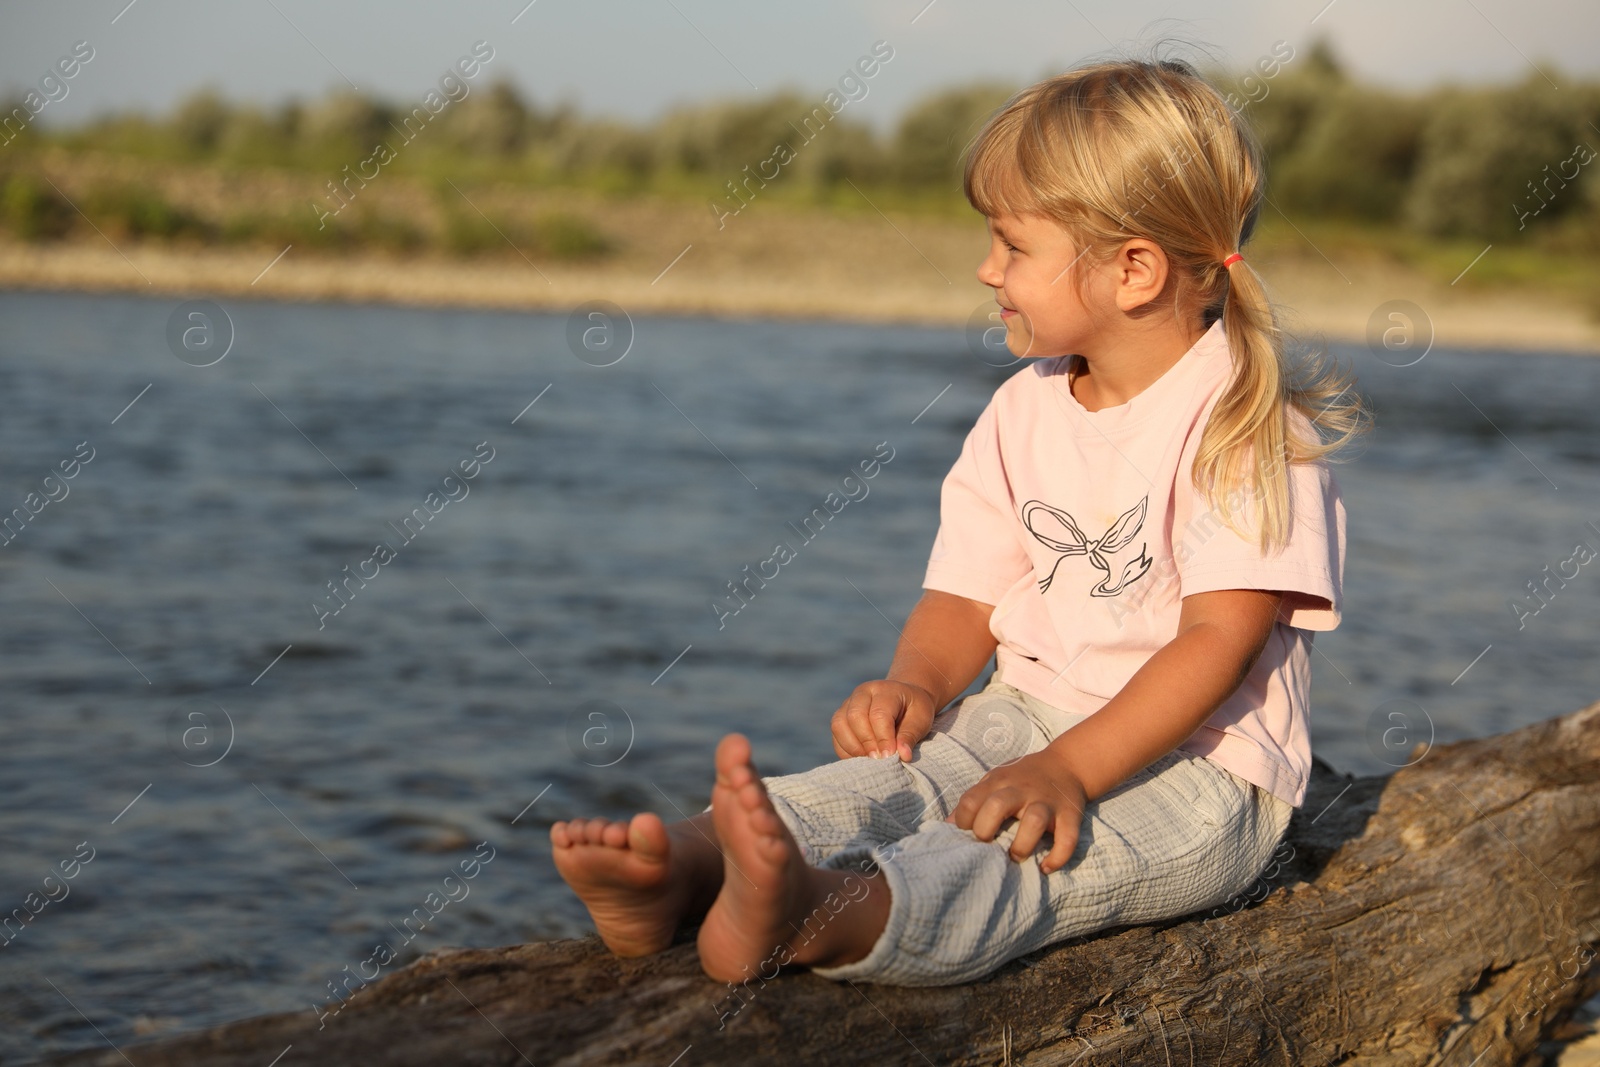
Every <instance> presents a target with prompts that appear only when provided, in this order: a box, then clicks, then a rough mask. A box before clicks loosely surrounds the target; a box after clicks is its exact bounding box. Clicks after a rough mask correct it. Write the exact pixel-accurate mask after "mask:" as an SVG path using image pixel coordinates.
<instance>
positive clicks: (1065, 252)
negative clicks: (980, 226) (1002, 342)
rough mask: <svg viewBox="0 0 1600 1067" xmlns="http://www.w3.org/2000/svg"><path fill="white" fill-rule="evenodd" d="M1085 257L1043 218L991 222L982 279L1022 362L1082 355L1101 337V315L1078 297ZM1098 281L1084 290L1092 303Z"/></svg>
mask: <svg viewBox="0 0 1600 1067" xmlns="http://www.w3.org/2000/svg"><path fill="white" fill-rule="evenodd" d="M1091 262H1092V261H1090V260H1088V259H1083V258H1081V252H1080V250H1079V249H1078V248H1076V247H1074V245H1073V243H1072V240H1071V239H1070V238H1069V237H1068V236H1067V232H1066V231H1065V230H1063V229H1062V228H1061V227H1060V226H1059V225H1058V224H1056V223H1055V222H1053V221H1051V220H1050V219H1047V218H1044V217H1042V216H1039V215H1021V216H1019V215H1001V216H998V217H993V218H990V219H989V254H988V255H987V256H985V257H984V260H983V262H982V263H980V264H978V280H979V281H980V282H982V283H983V284H984V285H987V286H989V287H990V288H991V289H993V290H994V291H995V292H994V298H995V300H996V301H998V302H999V304H1000V307H1001V312H1000V316H1001V320H1002V321H1003V322H1004V323H1005V326H1006V348H1007V349H1008V350H1009V351H1010V352H1011V354H1012V355H1014V356H1016V357H1018V358H1019V359H1020V358H1025V357H1026V358H1044V357H1049V356H1065V355H1071V354H1081V353H1083V351H1084V350H1085V349H1086V348H1088V347H1090V343H1091V341H1092V339H1093V337H1094V335H1095V334H1096V332H1097V325H1098V323H1097V319H1098V316H1096V315H1095V314H1093V313H1092V312H1091V310H1090V308H1089V307H1087V306H1085V304H1084V302H1083V300H1082V299H1081V298H1080V297H1079V296H1078V280H1079V279H1078V274H1079V272H1081V271H1084V270H1086V269H1089V267H1090V263H1091ZM1096 284H1097V279H1096V278H1094V277H1091V278H1090V279H1089V280H1088V282H1087V283H1086V286H1085V288H1086V290H1087V291H1088V293H1089V294H1090V296H1091V298H1093V296H1094V294H1095V293H1096V291H1097V287H1096Z"/></svg>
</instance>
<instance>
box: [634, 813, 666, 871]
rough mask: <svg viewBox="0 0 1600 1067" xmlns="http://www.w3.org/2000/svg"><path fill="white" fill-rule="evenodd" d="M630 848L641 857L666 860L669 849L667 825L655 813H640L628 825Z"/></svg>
mask: <svg viewBox="0 0 1600 1067" xmlns="http://www.w3.org/2000/svg"><path fill="white" fill-rule="evenodd" d="M628 847H629V848H631V849H633V850H634V851H635V852H637V853H638V854H639V855H640V856H643V857H644V858H646V859H652V860H665V859H666V858H667V850H668V848H669V839H668V837H667V826H666V823H664V822H662V821H661V816H659V815H657V814H656V813H655V812H651V811H645V812H640V813H639V814H638V815H635V816H634V817H633V821H632V822H630V823H628Z"/></svg>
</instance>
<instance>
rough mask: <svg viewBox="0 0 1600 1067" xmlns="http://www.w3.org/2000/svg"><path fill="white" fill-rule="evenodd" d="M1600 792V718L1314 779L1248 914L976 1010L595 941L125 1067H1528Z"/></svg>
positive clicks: (409, 981)
mask: <svg viewBox="0 0 1600 1067" xmlns="http://www.w3.org/2000/svg"><path fill="white" fill-rule="evenodd" d="M1597 770H1600V704H1596V705H1593V706H1591V707H1589V708H1587V709H1585V710H1583V711H1580V712H1576V713H1574V714H1572V715H1568V716H1565V717H1563V718H1558V719H1553V720H1550V721H1548V722H1544V723H1539V724H1537V725H1534V726H1530V727H1527V728H1524V729H1521V730H1517V731H1515V732H1513V733H1509V734H1504V735H1501V736H1499V737H1491V738H1485V739H1482V740H1473V741H1463V742H1459V743H1457V744H1452V745H1446V746H1440V747H1437V748H1435V749H1433V750H1432V751H1431V752H1428V753H1427V754H1426V755H1425V756H1423V757H1422V758H1420V759H1419V760H1417V762H1415V763H1414V764H1413V765H1412V766H1409V767H1406V768H1403V769H1401V770H1399V771H1397V772H1395V773H1394V774H1393V775H1391V776H1386V777H1371V778H1353V777H1349V776H1341V775H1339V774H1337V773H1336V772H1334V771H1333V770H1332V769H1331V768H1329V767H1328V766H1327V765H1326V764H1323V763H1321V762H1320V761H1318V762H1317V765H1316V767H1315V771H1314V774H1313V776H1312V782H1311V787H1310V792H1309V794H1308V796H1307V799H1306V803H1305V805H1304V807H1302V808H1301V809H1300V810H1299V811H1298V812H1296V814H1295V818H1294V822H1293V825H1292V826H1291V828H1290V830H1289V835H1288V837H1287V838H1286V840H1285V843H1284V845H1283V847H1281V848H1280V849H1279V853H1278V858H1279V860H1280V862H1278V863H1277V864H1276V867H1275V868H1274V867H1272V866H1269V867H1268V869H1267V871H1266V872H1264V874H1263V877H1262V879H1261V881H1260V882H1259V884H1258V886H1257V888H1256V889H1255V890H1254V891H1252V892H1251V893H1249V894H1247V896H1248V897H1250V898H1251V899H1249V900H1246V899H1240V900H1238V901H1235V902H1233V903H1231V904H1230V905H1227V906H1224V907H1222V908H1218V909H1215V910H1214V911H1212V912H1210V913H1208V914H1202V915H1194V916H1190V917H1188V918H1186V919H1181V920H1175V921H1172V922H1169V923H1165V924H1161V925H1154V926H1139V927H1131V928H1123V929H1120V930H1116V931H1112V932H1106V933H1102V934H1099V935H1095V936H1093V937H1089V938H1079V939H1076V940H1074V941H1071V942H1067V943H1065V944H1063V945H1056V946H1053V947H1051V948H1048V949H1045V950H1043V951H1041V952H1038V953H1035V954H1033V955H1032V956H1030V957H1027V958H1025V959H1024V960H1021V961H1018V962H1014V963H1012V964H1010V965H1009V966H1007V967H1006V968H1005V969H1004V970H1002V971H1001V972H1000V973H998V974H997V975H995V976H993V977H991V978H990V979H988V980H985V981H982V982H978V983H974V984H972V985H967V986H959V987H949V988H937V989H897V988H890V987H885V986H875V985H852V984H834V983H832V982H828V981H825V980H824V979H821V978H818V977H816V976H814V975H810V974H805V973H796V974H793V975H790V974H784V975H781V976H779V977H777V978H775V979H773V980H771V981H767V982H765V983H763V982H762V981H761V979H760V978H756V979H753V980H752V981H750V982H748V983H746V985H745V986H744V987H741V988H740V989H738V990H737V995H736V991H735V990H734V989H732V988H730V987H729V986H728V985H725V984H721V983H717V982H713V981H711V980H710V979H708V978H706V977H705V976H704V975H703V974H702V972H701V971H700V968H699V964H698V961H697V959H696V957H695V950H694V946H693V944H679V945H677V946H676V947H674V948H673V949H671V950H670V951H668V952H665V953H662V954H660V955H658V956H654V957H651V958H648V959H643V960H619V959H615V958H613V957H612V956H611V955H610V954H609V953H608V952H606V950H605V949H604V947H603V946H601V945H600V943H599V942H598V941H597V940H595V939H594V938H588V939H585V940H582V941H557V942H551V943H547V944H530V945H518V946H513V947H509V948H500V949H490V950H478V949H473V950H466V951H454V952H447V953H441V954H435V955H432V956H428V957H426V958H424V959H421V960H419V961H417V962H416V963H414V964H413V965H411V966H410V967H407V968H405V969H404V970H401V971H399V972H396V973H395V974H393V975H391V976H389V977H387V978H384V979H382V980H381V981H378V982H375V983H374V984H372V985H371V986H368V987H366V988H364V989H362V990H360V991H359V992H358V993H356V994H355V995H354V996H353V997H352V998H351V1000H350V1001H349V1003H348V1005H347V1006H346V1007H345V1008H344V1009H343V1010H342V1011H341V1012H340V1014H339V1015H337V1016H334V1017H330V1018H328V1019H327V1020H326V1023H325V1026H323V1028H321V1029H319V1027H318V1020H317V1019H316V1018H315V1017H314V1016H313V1014H312V1013H311V1012H310V1011H309V1010H308V1011H303V1012H298V1013H295V1014H292V1015H277V1016H268V1017H263V1018H257V1019H246V1020H243V1021H241V1022H236V1023H231V1024H229V1025H226V1026H221V1027H218V1028H216V1029H214V1030H210V1031H206V1032H202V1033H197V1034H192V1035H188V1036H185V1037H179V1038H176V1039H171V1040H166V1041H162V1042H159V1043H153V1044H147V1045H141V1046H132V1047H130V1048H128V1049H127V1050H126V1051H128V1052H129V1053H130V1055H131V1057H132V1059H133V1060H134V1061H135V1062H137V1063H138V1064H139V1067H160V1065H195V1064H216V1065H234V1064H237V1065H240V1067H265V1065H267V1064H269V1063H271V1062H273V1057H275V1056H278V1055H279V1054H280V1053H282V1052H283V1051H284V1050H285V1048H286V1047H288V1046H291V1045H292V1046H293V1048H292V1051H290V1052H289V1054H288V1055H287V1056H285V1057H284V1059H283V1060H282V1067H300V1065H304V1064H314V1063H326V1064H340V1065H343V1064H382V1065H395V1067H398V1065H409V1064H417V1065H434V1064H521V1063H524V1062H528V1063H533V1064H539V1065H540V1067H544V1065H546V1064H650V1065H655V1067H667V1065H671V1064H677V1065H680V1067H697V1065H700V1064H708V1063H734V1064H749V1063H768V1064H776V1063H806V1064H830V1065H831V1064H874V1065H877V1064H898V1063H915V1064H922V1063H936V1064H999V1063H1008V1062H1011V1063H1026V1064H1081V1065H1084V1067H1088V1065H1091V1064H1120V1063H1128V1064H1207V1065H1212V1064H1216V1065H1233V1064H1238V1065H1250V1067H1255V1065H1259V1064H1283V1065H1286V1067H1287V1065H1300V1064H1334V1063H1352V1064H1363V1065H1378V1064H1395V1065H1400V1064H1405V1065H1413V1064H1430V1065H1441V1067H1443V1065H1451V1067H1468V1065H1473V1067H1489V1065H1491V1064H1519V1065H1520V1064H1536V1063H1540V1062H1542V1060H1541V1056H1540V1045H1541V1040H1542V1039H1543V1036H1544V1035H1547V1034H1548V1033H1550V1031H1551V1030H1552V1029H1553V1028H1554V1026H1555V1025H1556V1024H1557V1023H1559V1022H1560V1021H1561V1020H1562V1019H1563V1018H1565V1017H1566V1016H1567V1015H1568V1014H1569V1013H1570V1012H1571V1011H1572V1010H1573V1009H1574V1008H1575V1007H1576V1006H1577V1005H1578V1004H1580V1003H1581V1002H1582V1001H1583V1000H1585V999H1587V998H1588V997H1589V996H1591V995H1593V994H1594V993H1595V991H1596V990H1597V988H1600V968H1593V967H1591V965H1590V963H1591V960H1592V959H1593V958H1594V956H1595V953H1596V950H1597V945H1600V886H1597V881H1596V878H1595V874H1596V870H1597V868H1600V774H1597V773H1596V772H1597ZM1257 901H1258V902H1257ZM1547 1051H1548V1049H1547ZM54 1062H59V1063H63V1064H67V1063H70V1064H88V1063H105V1064H112V1063H115V1064H122V1063H123V1062H124V1060H123V1059H122V1057H121V1056H120V1055H119V1054H118V1053H116V1052H114V1051H112V1050H111V1049H110V1048H106V1049H104V1050H98V1051H92V1052H88V1053H77V1054H74V1055H72V1056H68V1057H65V1058H63V1059H60V1060H57V1061H54Z"/></svg>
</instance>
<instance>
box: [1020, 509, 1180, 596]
mask: <svg viewBox="0 0 1600 1067" xmlns="http://www.w3.org/2000/svg"><path fill="white" fill-rule="evenodd" d="M1149 503H1150V497H1149V496H1145V497H1144V498H1143V499H1141V500H1140V501H1139V503H1138V504H1136V505H1135V506H1133V507H1131V508H1129V509H1128V510H1127V511H1125V512H1123V514H1122V517H1121V518H1119V519H1117V521H1116V522H1114V523H1112V524H1111V529H1109V530H1107V531H1106V532H1105V533H1103V534H1101V535H1100V536H1099V537H1097V538H1095V539H1094V540H1092V541H1091V540H1089V538H1087V537H1085V536H1084V533H1083V531H1082V530H1081V529H1079V528H1078V523H1077V520H1076V519H1074V518H1073V517H1072V516H1071V515H1069V514H1067V512H1065V511H1063V510H1061V509H1060V508H1053V507H1051V506H1050V505H1049V504H1046V503H1044V502H1043V501H1040V500H1030V501H1028V502H1027V503H1026V504H1024V505H1022V525H1024V526H1026V527H1027V528H1028V532H1029V533H1031V534H1033V536H1034V539H1035V540H1037V541H1038V542H1039V543H1040V544H1043V545H1047V546H1048V547H1050V548H1053V549H1055V550H1056V551H1057V552H1060V553H1061V558H1060V559H1058V560H1056V565H1055V566H1054V567H1051V568H1050V573H1049V574H1047V575H1045V577H1044V579H1043V580H1042V581H1040V582H1039V592H1041V593H1043V592H1045V591H1046V590H1048V589H1049V588H1050V583H1051V582H1053V581H1054V580H1055V577H1056V570H1057V569H1059V568H1060V566H1061V564H1062V563H1063V562H1065V561H1066V560H1067V559H1068V558H1069V557H1071V556H1088V557H1089V562H1090V563H1091V564H1092V565H1093V566H1094V568H1095V569H1096V570H1098V571H1100V572H1101V573H1102V574H1103V575H1104V577H1103V578H1101V579H1100V584H1099V585H1096V586H1095V587H1094V588H1093V589H1091V590H1089V594H1090V595H1091V596H1116V595H1117V594H1118V593H1120V592H1122V591H1123V590H1124V589H1126V588H1127V587H1128V586H1130V585H1132V584H1133V583H1134V582H1136V581H1138V580H1139V579H1140V578H1142V577H1144V574H1145V572H1146V571H1148V570H1149V569H1150V563H1151V559H1150V557H1149V556H1147V555H1145V553H1144V549H1145V546H1144V545H1140V546H1139V555H1138V557H1137V558H1135V559H1132V560H1129V561H1128V562H1127V563H1126V564H1124V565H1123V567H1122V574H1121V575H1119V576H1118V578H1117V580H1116V583H1115V584H1112V581H1111V564H1110V562H1108V561H1107V560H1106V556H1107V555H1109V554H1111V553H1114V552H1118V551H1120V550H1122V549H1124V548H1126V547H1127V546H1128V545H1130V544H1132V543H1133V539H1134V538H1135V537H1136V536H1138V534H1139V529H1140V527H1142V526H1143V525H1144V514H1145V509H1146V508H1147V507H1148V506H1149ZM1036 524H1037V525H1036ZM1040 527H1043V530H1042V531H1041V529H1040Z"/></svg>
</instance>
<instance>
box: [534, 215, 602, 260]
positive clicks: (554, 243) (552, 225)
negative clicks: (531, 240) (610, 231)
mask: <svg viewBox="0 0 1600 1067" xmlns="http://www.w3.org/2000/svg"><path fill="white" fill-rule="evenodd" d="M533 231H534V236H535V239H536V241H537V243H538V247H539V250H540V251H541V252H543V253H544V254H545V255H547V256H549V257H550V258H551V259H595V258H598V257H601V256H605V255H609V254H610V253H611V252H613V251H615V250H616V246H615V244H614V243H613V242H612V241H611V239H610V238H608V237H607V236H606V235H605V234H604V233H602V232H601V231H600V229H599V228H598V227H596V226H595V225H594V223H592V222H590V221H589V220H588V219H586V218H584V217H583V216H582V215H574V214H571V213H570V212H565V211H555V212H550V213H548V214H544V215H540V216H539V217H538V218H536V219H535V220H534V224H533Z"/></svg>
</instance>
